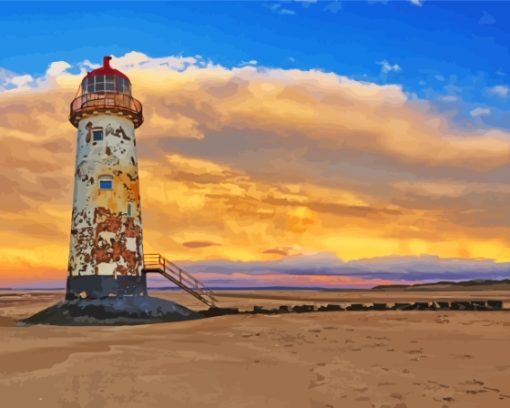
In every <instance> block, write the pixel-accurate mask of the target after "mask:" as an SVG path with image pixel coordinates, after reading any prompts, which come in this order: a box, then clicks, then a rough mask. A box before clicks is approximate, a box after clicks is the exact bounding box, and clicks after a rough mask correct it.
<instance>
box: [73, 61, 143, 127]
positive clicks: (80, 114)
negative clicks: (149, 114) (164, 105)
mask: <svg viewBox="0 0 510 408" xmlns="http://www.w3.org/2000/svg"><path fill="white" fill-rule="evenodd" d="M111 59H112V57H110V56H105V57H104V58H103V66H102V67H100V68H97V69H95V70H93V71H91V72H89V73H87V75H85V78H83V81H82V82H81V86H80V89H79V90H78V96H77V97H76V98H75V99H74V100H73V102H71V113H70V115H69V121H70V122H71V123H72V124H73V125H74V126H75V127H78V123H79V122H80V120H82V119H83V118H85V117H88V116H90V115H97V114H99V113H106V114H115V115H120V116H124V117H126V118H128V119H130V120H131V121H132V122H133V124H134V125H135V128H137V127H138V126H140V125H141V124H142V122H143V115H142V104H141V103H140V102H139V101H138V100H136V99H135V98H133V97H132V96H131V82H130V81H129V78H128V77H127V76H126V75H125V74H123V73H122V72H120V71H119V70H117V69H114V68H112V67H111V66H110V60H111Z"/></svg>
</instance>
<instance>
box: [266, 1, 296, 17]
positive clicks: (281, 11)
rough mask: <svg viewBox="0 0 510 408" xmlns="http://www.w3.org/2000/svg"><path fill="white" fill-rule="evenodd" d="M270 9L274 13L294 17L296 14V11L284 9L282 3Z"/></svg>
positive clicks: (273, 5)
mask: <svg viewBox="0 0 510 408" xmlns="http://www.w3.org/2000/svg"><path fill="white" fill-rule="evenodd" d="M269 8H270V9H271V11H272V12H273V13H278V14H283V15H289V16H293V15H294V14H296V12H295V11H294V10H290V9H287V8H284V7H282V5H281V4H280V3H275V4H272V5H271V6H270V7H269Z"/></svg>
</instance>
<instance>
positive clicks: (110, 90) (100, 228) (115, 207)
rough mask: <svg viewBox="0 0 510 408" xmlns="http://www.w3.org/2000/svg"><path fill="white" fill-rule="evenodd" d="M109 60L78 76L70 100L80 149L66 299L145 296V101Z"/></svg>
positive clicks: (75, 175) (71, 115)
mask: <svg viewBox="0 0 510 408" xmlns="http://www.w3.org/2000/svg"><path fill="white" fill-rule="evenodd" d="M110 60H111V57H109V56H105V57H104V59H103V66H102V67H100V68H98V69H95V70H93V71H92V72H89V73H88V74H87V75H86V76H85V78H83V80H82V82H81V85H80V87H79V90H78V95H77V96H76V98H75V99H74V100H73V101H72V103H71V109H70V115H69V121H70V122H71V123H72V124H73V126H74V127H76V129H77V139H76V146H77V147H76V162H75V172H74V195H73V210H72V219H71V238H70V247H69V264H68V277H67V292H66V299H77V298H81V299H94V298H104V297H108V296H118V295H133V296H143V295H146V294H147V285H146V279H145V275H144V274H143V245H142V217H141V207H140V187H139V180H138V160H137V155H136V138H135V129H136V128H138V127H139V126H141V125H142V123H143V112H142V104H141V103H140V102H139V101H138V100H136V99H135V98H134V97H133V96H132V86H131V82H130V80H129V78H128V77H127V76H126V75H124V74H123V73H122V72H120V71H118V70H116V69H114V68H112V67H111V66H110Z"/></svg>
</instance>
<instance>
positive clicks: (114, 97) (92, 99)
mask: <svg viewBox="0 0 510 408" xmlns="http://www.w3.org/2000/svg"><path fill="white" fill-rule="evenodd" d="M107 110H109V111H113V112H120V113H122V114H123V115H127V116H128V117H130V118H131V119H132V120H133V122H134V124H135V127H138V126H140V125H141V124H142V123H143V112H142V104H141V103H140V101H138V100H137V99H135V98H133V97H132V96H131V95H127V94H123V93H119V92H92V93H84V94H82V95H80V96H78V97H77V98H75V99H74V100H73V101H72V102H71V113H70V115H69V120H70V121H71V123H72V124H73V125H75V126H77V124H78V122H79V120H80V119H81V117H82V116H83V114H86V113H92V112H94V111H107Z"/></svg>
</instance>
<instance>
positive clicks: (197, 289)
mask: <svg viewBox="0 0 510 408" xmlns="http://www.w3.org/2000/svg"><path fill="white" fill-rule="evenodd" d="M143 263H144V272H145V273H150V272H157V273H160V274H161V275H163V276H165V277H166V278H167V279H169V280H170V281H172V282H174V283H175V284H176V285H177V286H179V287H180V288H182V289H184V290H185V291H187V292H188V293H190V294H192V295H193V296H195V297H196V298H197V299H199V300H200V301H201V302H203V303H205V304H206V305H208V306H210V307H214V306H215V304H214V302H216V301H217V300H216V298H215V297H214V293H213V292H212V291H210V290H207V289H206V287H205V286H204V285H203V283H202V282H200V281H199V280H198V279H196V278H195V277H194V276H192V275H191V274H189V273H188V272H186V271H185V270H184V269H182V268H180V267H179V266H177V265H176V264H174V263H173V262H170V261H169V260H168V259H166V258H165V257H163V256H162V255H160V254H144V256H143Z"/></svg>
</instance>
